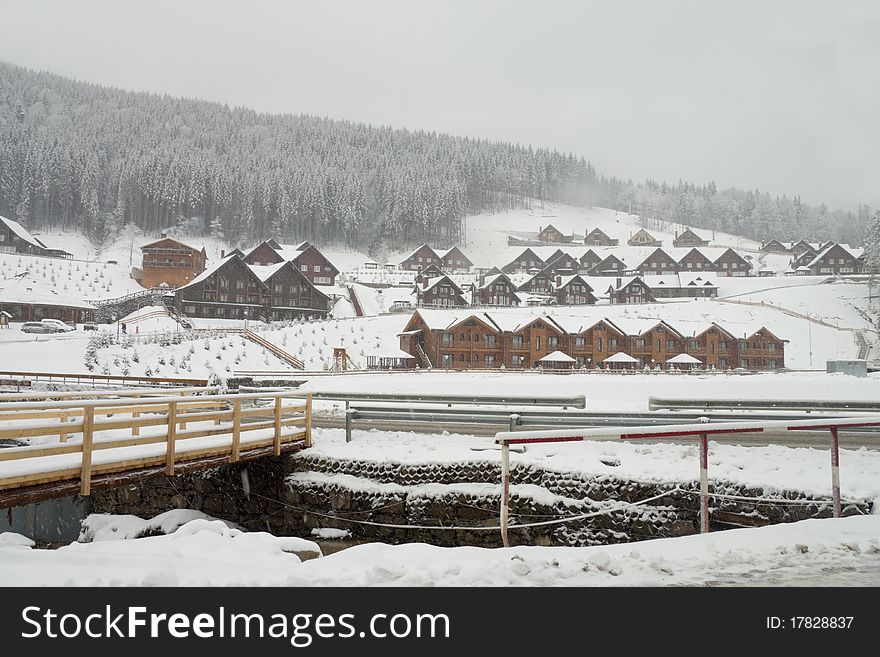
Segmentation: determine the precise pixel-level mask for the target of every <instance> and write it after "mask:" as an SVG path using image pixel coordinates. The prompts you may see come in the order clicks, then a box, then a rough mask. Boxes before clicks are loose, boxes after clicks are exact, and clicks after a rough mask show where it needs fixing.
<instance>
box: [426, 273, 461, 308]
mask: <svg viewBox="0 0 880 657" xmlns="http://www.w3.org/2000/svg"><path fill="white" fill-rule="evenodd" d="M416 303H417V304H418V305H420V306H437V307H441V308H446V307H451V306H466V305H468V302H467V299H465V298H464V292H463V291H462V289H461V288H460V287H459V286H458V285H457V284H456V283H455V281H453V280H452V279H451V278H449V276H439V277H437V278H428V277H427V276H423V277H420V278H419V279H418V280H417V281H416Z"/></svg>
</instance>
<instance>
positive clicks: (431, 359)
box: [399, 309, 784, 370]
mask: <svg viewBox="0 0 880 657" xmlns="http://www.w3.org/2000/svg"><path fill="white" fill-rule="evenodd" d="M399 337H400V348H401V350H402V351H403V352H405V353H407V354H410V355H412V356H413V359H414V362H417V363H418V364H419V366H420V367H442V368H447V369H457V370H469V369H495V368H500V367H502V366H503V367H504V368H534V367H537V366H538V365H541V364H542V363H541V359H542V358H544V357H545V356H547V355H548V354H553V353H554V352H557V351H558V352H561V353H562V354H565V356H567V357H569V358H572V359H574V363H572V365H573V366H574V367H575V368H576V369H581V368H588V369H592V368H594V367H596V366H597V365H600V364H602V363H604V362H605V361H606V359H607V358H609V357H613V356H615V354H621V353H622V354H626V355H627V356H629V357H631V358H634V359H636V360H635V363H634V364H637V365H638V366H639V367H645V366H648V367H650V368H652V369H653V368H655V367H661V368H666V369H670V368H671V367H672V365H671V364H670V363H669V361H670V359H674V358H675V357H677V356H678V357H679V359H681V355H682V354H687V355H688V356H690V357H691V358H695V359H697V360H699V361H700V364H701V366H702V367H715V368H716V369H728V368H730V367H740V366H741V367H747V368H749V369H755V370H765V369H779V368H781V367H784V341H783V340H779V338H777V337H776V336H774V335H773V334H772V333H770V332H769V331H768V330H767V329H766V328H761V329H760V330H758V331H756V332H755V333H754V334H752V336H751V337H749V338H748V339H743V340H737V339H736V338H734V337H733V334H731V333H730V331H728V330H726V329H724V328H723V327H721V326H719V325H718V324H714V323H712V324H708V325H706V326H705V327H704V328H702V329H701V330H700V331H699V332H694V333H693V334H692V335H691V336H690V337H686V336H685V335H683V334H682V333H681V332H680V331H679V330H678V329H676V328H675V327H673V326H671V325H670V324H668V323H666V322H664V321H660V322H657V323H656V324H655V325H653V326H652V327H651V328H649V329H647V330H640V331H638V332H634V333H633V334H627V333H626V332H625V331H624V330H623V329H622V328H621V327H620V326H618V325H617V324H615V323H614V322H612V321H610V320H608V319H607V318H604V319H600V320H598V321H596V322H593V323H592V324H586V325H585V324H584V323H583V320H582V319H580V318H576V317H571V316H562V317H558V318H557V317H553V316H550V315H540V316H534V315H528V316H518V315H517V314H511V313H509V312H505V313H500V312H498V313H496V312H493V311H487V312H483V313H471V314H463V313H461V312H457V313H456V312H449V311H439V310H423V309H420V310H417V311H416V312H415V313H413V315H412V317H410V319H409V321H408V322H407V325H406V327H405V328H404V330H403V332H401V333H400V334H399ZM771 345H772V346H771ZM687 360H690V359H687ZM569 362H570V361H569ZM673 362H674V361H673ZM606 367H607V364H606Z"/></svg>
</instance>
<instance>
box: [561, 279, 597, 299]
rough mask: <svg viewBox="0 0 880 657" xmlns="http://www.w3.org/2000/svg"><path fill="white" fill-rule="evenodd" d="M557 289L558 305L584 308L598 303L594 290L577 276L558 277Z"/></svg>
mask: <svg viewBox="0 0 880 657" xmlns="http://www.w3.org/2000/svg"><path fill="white" fill-rule="evenodd" d="M555 288H556V289H555V290H554V294H555V295H556V303H558V304H560V305H565V306H582V305H585V304H593V303H596V297H595V296H593V288H592V287H590V285H589V283H587V282H586V281H585V280H584V279H583V278H581V277H580V276H579V275H577V274H575V275H573V276H557V277H556V285H555Z"/></svg>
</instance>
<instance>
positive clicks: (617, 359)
mask: <svg viewBox="0 0 880 657" xmlns="http://www.w3.org/2000/svg"><path fill="white" fill-rule="evenodd" d="M602 362H603V363H638V362H639V359H638V358H633V357H632V356H630V355H629V354H625V353H623V352H622V351H618V352H617V353H616V354H614V355H613V356H609V357H608V358H606V359H605V360H603V361H602Z"/></svg>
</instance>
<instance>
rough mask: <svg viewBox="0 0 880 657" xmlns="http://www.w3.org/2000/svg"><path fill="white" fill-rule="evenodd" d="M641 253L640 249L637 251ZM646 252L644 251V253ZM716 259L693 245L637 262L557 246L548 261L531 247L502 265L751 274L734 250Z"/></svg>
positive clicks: (600, 272)
mask: <svg viewBox="0 0 880 657" xmlns="http://www.w3.org/2000/svg"><path fill="white" fill-rule="evenodd" d="M635 251H636V252H637V253H638V251H639V250H635ZM643 253H644V252H643V251H642V254H643ZM711 255H714V258H712V257H710V255H707V253H706V252H704V251H702V250H700V248H698V247H692V248H690V249H689V250H688V251H686V252H685V253H683V254H682V255H681V256H680V257H679V258H678V259H676V258H674V257H673V256H671V255H670V254H669V253H667V252H666V251H664V250H663V249H662V248H659V247H657V248H655V249H654V250H653V251H650V252H649V253H648V254H647V255H646V256H645V257H643V258H640V260H639V261H638V262H637V263H636V264H634V265H627V263H625V262H624V261H623V260H622V259H621V258H620V257H618V255H615V254H614V253H609V254H607V255H604V257H603V256H602V255H599V254H597V253H596V252H595V251H593V250H592V249H588V250H587V251H586V252H585V253H583V254H581V255H579V256H578V255H576V254H571V253H566V252H565V251H563V250H561V249H557V250H556V251H555V252H554V253H552V254H551V255H550V256H549V257H548V258H547V259H546V260H544V259H542V258H541V257H540V256H539V255H538V254H537V253H536V252H535V251H534V250H533V249H530V248H527V249H525V250H524V251H523V252H522V253H520V254H519V255H518V256H517V257H516V258H514V259H513V260H512V261H511V262H509V263H507V264H506V265H504V266H503V267H501V271H503V272H504V273H506V274H513V273H517V272H532V271H535V270H537V271H544V272H545V273H547V272H549V273H554V274H555V273H580V274H586V275H588V276H620V275H623V274H627V273H631V274H642V275H648V276H650V275H654V276H666V275H669V274H677V273H679V272H714V273H716V274H717V275H719V276H748V275H749V272H750V271H751V269H752V264H751V263H750V262H749V261H748V260H746V259H745V258H744V257H743V256H741V255H740V254H739V253H737V252H736V251H734V250H733V249H730V248H728V249H724V250H723V251H721V252H720V253H719V254H717V255H716V254H714V253H713V254H711Z"/></svg>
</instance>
